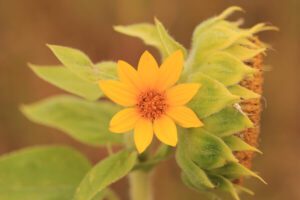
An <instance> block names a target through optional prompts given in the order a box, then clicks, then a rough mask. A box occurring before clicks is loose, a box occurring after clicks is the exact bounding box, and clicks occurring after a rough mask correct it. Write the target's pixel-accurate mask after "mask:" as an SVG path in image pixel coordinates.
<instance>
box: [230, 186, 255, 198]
mask: <svg viewBox="0 0 300 200" xmlns="http://www.w3.org/2000/svg"><path fill="white" fill-rule="evenodd" d="M234 187H235V189H236V191H237V192H238V193H241V192H244V193H246V194H249V195H252V196H253V195H254V192H253V191H252V190H250V189H248V188H246V187H243V186H241V185H235V186H234Z"/></svg>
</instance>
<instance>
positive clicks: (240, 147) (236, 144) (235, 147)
mask: <svg viewBox="0 0 300 200" xmlns="http://www.w3.org/2000/svg"><path fill="white" fill-rule="evenodd" d="M223 140H224V142H225V143H226V144H227V146H228V147H229V148H230V149H231V150H232V151H255V152H258V153H260V154H262V152H261V151H260V150H258V149H257V148H255V147H253V146H251V145H249V144H247V143H246V142H244V141H243V140H242V139H240V138H239V137H237V136H234V135H231V136H228V137H224V138H223Z"/></svg>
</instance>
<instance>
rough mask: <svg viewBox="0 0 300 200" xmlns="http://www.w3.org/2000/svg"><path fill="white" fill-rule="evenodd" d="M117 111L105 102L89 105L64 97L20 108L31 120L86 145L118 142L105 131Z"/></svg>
mask: <svg viewBox="0 0 300 200" xmlns="http://www.w3.org/2000/svg"><path fill="white" fill-rule="evenodd" d="M117 110H118V107H116V106H115V105H113V104H111V103H108V102H104V101H102V102H88V101H84V100H82V99H79V98H75V97H71V96H65V95H63V96H56V97H52V98H49V99H46V100H42V101H40V102H37V103H34V104H31V105H26V106H22V112H23V113H24V114H25V115H26V116H27V117H28V119H30V120H31V121H33V122H36V123H39V124H43V125H46V126H50V127H53V128H57V129H59V130H62V131H64V132H66V133H67V134H68V135H70V136H71V137H73V138H75V139H76V140H78V141H81V142H83V143H86V144H89V145H103V144H106V143H107V142H112V143H118V142H121V140H122V137H121V136H120V135H116V134H112V133H110V132H109V131H108V128H107V127H108V124H109V121H110V119H111V117H112V116H113V114H114V113H116V112H117Z"/></svg>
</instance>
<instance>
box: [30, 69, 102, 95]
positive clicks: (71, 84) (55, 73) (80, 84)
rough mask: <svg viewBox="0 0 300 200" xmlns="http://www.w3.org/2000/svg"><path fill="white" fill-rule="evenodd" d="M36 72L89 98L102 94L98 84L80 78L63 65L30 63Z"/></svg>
mask: <svg viewBox="0 0 300 200" xmlns="http://www.w3.org/2000/svg"><path fill="white" fill-rule="evenodd" d="M29 66H30V68H31V69H32V70H33V71H34V73H35V74H36V75H37V76H38V77H40V78H42V79H43V80H45V81H47V82H49V83H51V84H53V85H55V86H57V87H59V88H61V89H63V90H65V91H67V92H70V93H72V94H76V95H78V96H81V97H83V98H86V99H88V100H96V99H98V98H99V97H101V96H102V92H101V91H100V89H99V87H98V85H97V84H94V83H91V82H88V81H86V80H83V79H81V78H79V77H78V76H77V75H75V74H73V73H72V72H70V71H69V70H68V69H67V68H64V67H63V66H37V65H32V64H29Z"/></svg>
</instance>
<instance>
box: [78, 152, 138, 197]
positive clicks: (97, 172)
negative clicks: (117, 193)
mask: <svg viewBox="0 0 300 200" xmlns="http://www.w3.org/2000/svg"><path fill="white" fill-rule="evenodd" d="M136 159H137V153H136V152H129V151H126V150H124V151H121V152H119V153H116V154H114V155H112V156H110V157H108V158H106V159H104V160H102V161H100V162H99V163H98V164H97V165H96V166H95V167H94V168H93V169H91V170H90V172H89V173H88V174H87V175H86V176H85V178H84V179H83V180H82V182H81V183H80V185H79V187H78V188H77V191H76V193H75V197H74V200H93V199H94V198H95V197H96V196H97V194H99V193H101V192H103V190H104V189H105V188H106V187H107V186H109V185H110V184H112V183H114V182H116V181H117V180H119V179H121V178H122V177H124V176H126V175H127V174H128V173H129V172H130V171H131V170H132V168H133V166H134V164H135V163H136Z"/></svg>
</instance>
